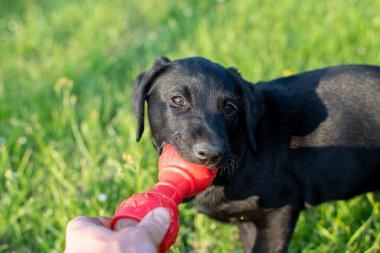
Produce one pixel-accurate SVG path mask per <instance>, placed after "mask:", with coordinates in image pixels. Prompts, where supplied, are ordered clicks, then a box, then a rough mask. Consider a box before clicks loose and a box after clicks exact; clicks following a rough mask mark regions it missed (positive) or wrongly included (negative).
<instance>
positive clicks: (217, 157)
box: [133, 57, 380, 252]
mask: <svg viewBox="0 0 380 253" xmlns="http://www.w3.org/2000/svg"><path fill="white" fill-rule="evenodd" d="M145 101H147V102H148V115H149V123H150V127H151V129H152V135H153V142H154V145H155V146H156V147H157V149H158V151H159V152H160V151H161V149H162V147H163V146H164V145H165V144H166V143H170V144H172V145H173V146H174V147H175V148H176V149H177V150H178V152H179V153H180V154H181V155H182V156H183V157H184V158H185V159H187V160H189V161H191V162H194V163H198V164H205V165H207V166H209V167H213V166H215V167H218V168H219V171H220V173H219V175H218V176H217V178H216V179H215V181H214V183H213V185H212V186H211V187H209V188H208V189H207V190H206V191H205V192H203V193H201V194H200V195H198V196H197V197H196V198H195V200H194V202H195V204H196V205H197V207H198V209H199V210H200V211H201V212H203V213H206V214H208V215H209V216H211V217H213V218H215V219H218V220H221V221H226V222H233V223H236V224H237V225H238V227H239V230H240V235H241V238H242V241H243V244H244V248H245V251H246V252H285V251H286V249H287V246H288V244H289V240H290V237H291V234H292V232H293V229H294V227H295V225H296V221H297V219H298V215H299V213H300V211H301V210H303V209H304V208H306V207H309V206H314V205H318V204H320V203H322V202H326V201H332V200H338V199H349V198H351V197H353V196H356V195H358V194H361V193H365V192H372V191H379V190H380V67H376V66H366V65H350V66H339V67H330V68H325V69H320V70H315V71H311V72H306V73H302V74H299V75H294V76H290V77H284V78H280V79H277V80H274V81H270V82H260V83H257V84H256V85H251V84H250V83H248V82H247V81H245V80H244V79H243V78H242V77H241V76H240V74H239V73H238V72H237V71H236V69H234V68H224V67H222V66H221V65H219V64H216V63H213V62H211V61H209V60H206V59H204V58H200V57H194V58H185V59H180V60H176V61H170V60H169V59H167V58H165V57H162V58H160V59H158V60H157V61H156V62H155V64H154V66H153V68H152V69H151V70H149V71H147V72H143V73H141V74H140V75H139V76H138V78H137V80H136V83H135V87H134V90H133V105H134V109H135V112H136V115H137V118H138V133H137V140H139V139H140V137H141V135H142V133H143V129H144V103H145Z"/></svg>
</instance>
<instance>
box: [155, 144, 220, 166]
mask: <svg viewBox="0 0 380 253" xmlns="http://www.w3.org/2000/svg"><path fill="white" fill-rule="evenodd" d="M168 144H170V145H172V146H173V147H174V149H175V150H176V151H177V152H178V153H179V154H180V156H181V157H182V158H183V159H185V160H186V161H188V162H191V163H194V164H197V165H202V166H205V167H207V168H209V169H218V166H219V165H221V164H223V160H224V159H223V158H222V157H219V158H216V159H210V160H207V161H205V162H200V161H199V160H198V159H196V158H195V157H193V156H192V155H189V154H188V152H186V151H184V149H183V148H181V147H180V145H177V143H176V142H175V141H164V142H163V143H162V144H161V146H160V154H161V152H162V150H163V148H164V147H165V146H166V145H168Z"/></svg>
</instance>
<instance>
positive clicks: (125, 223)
mask: <svg viewBox="0 0 380 253" xmlns="http://www.w3.org/2000/svg"><path fill="white" fill-rule="evenodd" d="M137 223H138V221H136V220H132V219H120V220H118V221H117V222H116V225H115V230H116V231H119V230H122V229H123V228H126V227H134V226H136V225H137Z"/></svg>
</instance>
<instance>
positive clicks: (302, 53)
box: [0, 0, 380, 253]
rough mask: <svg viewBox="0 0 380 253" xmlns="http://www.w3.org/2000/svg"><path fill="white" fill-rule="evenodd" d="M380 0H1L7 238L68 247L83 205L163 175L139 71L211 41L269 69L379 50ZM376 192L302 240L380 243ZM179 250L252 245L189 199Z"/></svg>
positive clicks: (301, 233) (320, 246)
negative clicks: (134, 103) (141, 113)
mask: <svg viewBox="0 0 380 253" xmlns="http://www.w3.org/2000/svg"><path fill="white" fill-rule="evenodd" d="M379 45H380V1H379V0H356V1H354V0H335V1H331V0H320V1H297V0H283V1H275V0H266V1H263V0H254V1H251V0H246V1H232V0H230V1H228V0H224V1H223V0H218V1H201V0H199V1H195V0H193V1H175V0H165V1H149V0H147V1H138V0H129V1H128V0H110V1H100V0H94V1H90V0H82V1H71V0H56V1H48V0H17V1H10V0H0V209H1V211H0V252H62V251H63V247H64V229H65V225H66V223H67V222H68V220H69V219H71V218H73V217H74V216H76V215H79V214H85V215H90V216H98V215H107V216H112V214H113V212H114V210H115V208H116V207H117V206H118V205H119V203H120V202H121V201H122V200H123V199H124V198H126V197H128V196H129V195H131V194H132V193H134V192H140V191H143V190H145V189H148V188H149V187H151V186H153V184H154V183H155V182H156V175H157V173H156V163H157V157H156V154H155V151H154V149H153V147H152V145H151V141H150V138H149V132H146V133H144V136H143V139H142V141H141V142H140V143H135V141H134V138H135V131H136V126H135V123H136V122H135V119H134V116H133V114H132V111H131V105H130V95H131V86H132V83H133V79H134V78H135V77H136V75H137V74H138V73H139V72H141V71H143V70H145V69H146V68H148V67H150V65H151V64H152V62H153V60H154V59H155V58H156V57H158V56H159V55H166V56H168V57H169V58H173V59H175V58H180V57H186V56H193V55H201V56H204V57H207V58H210V59H212V60H214V61H217V62H220V63H221V64H223V65H226V66H236V67H238V68H239V69H240V71H241V73H242V74H243V76H244V77H246V79H248V80H251V81H252V82H256V81H259V80H268V79H272V78H275V77H279V76H282V75H283V74H284V73H296V72H301V71H305V70H310V69H315V68H319V67H323V66H327V65H338V64H346V63H367V64H376V65H379V64H380V63H379V61H380V46H379ZM379 212H380V207H379V202H376V201H375V200H374V198H373V195H372V194H368V195H365V196H361V197H357V198H355V199H353V200H351V201H349V202H336V203H331V204H324V205H321V206H319V207H317V208H315V209H313V210H312V211H309V212H308V213H304V214H302V216H301V218H300V221H299V223H298V226H297V229H296V232H295V234H294V237H293V241H292V244H291V247H290V250H289V251H290V252H337V253H338V252H367V253H369V252H380V215H379ZM181 224H182V225H181V229H180V236H179V237H178V240H177V243H176V244H175V246H174V247H173V248H172V250H171V252H242V248H241V245H240V242H239V241H238V232H237V229H236V228H235V227H233V226H230V225H225V224H221V223H218V222H216V221H213V220H211V219H209V218H207V217H206V216H203V215H200V214H197V211H196V209H195V208H194V207H193V206H192V205H191V204H184V205H182V206H181Z"/></svg>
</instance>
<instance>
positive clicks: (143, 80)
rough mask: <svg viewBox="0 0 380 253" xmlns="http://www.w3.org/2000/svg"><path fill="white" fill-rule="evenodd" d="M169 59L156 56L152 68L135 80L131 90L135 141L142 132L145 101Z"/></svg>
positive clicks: (167, 64)
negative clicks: (134, 119)
mask: <svg viewBox="0 0 380 253" xmlns="http://www.w3.org/2000/svg"><path fill="white" fill-rule="evenodd" d="M170 62H171V61H170V60H169V59H168V58H167V57H164V56H161V57H160V58H158V59H157V60H156V61H155V63H154V64H153V67H152V69H150V70H148V71H145V72H142V73H141V74H139V75H138V76H137V78H136V80H135V83H134V87H133V91H132V105H133V110H134V112H135V115H136V118H137V126H138V127H137V134H136V141H139V140H140V138H141V136H142V134H143V132H144V108H145V101H146V100H147V95H148V93H149V90H150V88H151V86H152V84H153V83H154V80H155V79H156V78H157V77H158V76H159V75H160V74H162V73H163V72H164V71H165V69H167V67H168V66H169V63H170Z"/></svg>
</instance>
